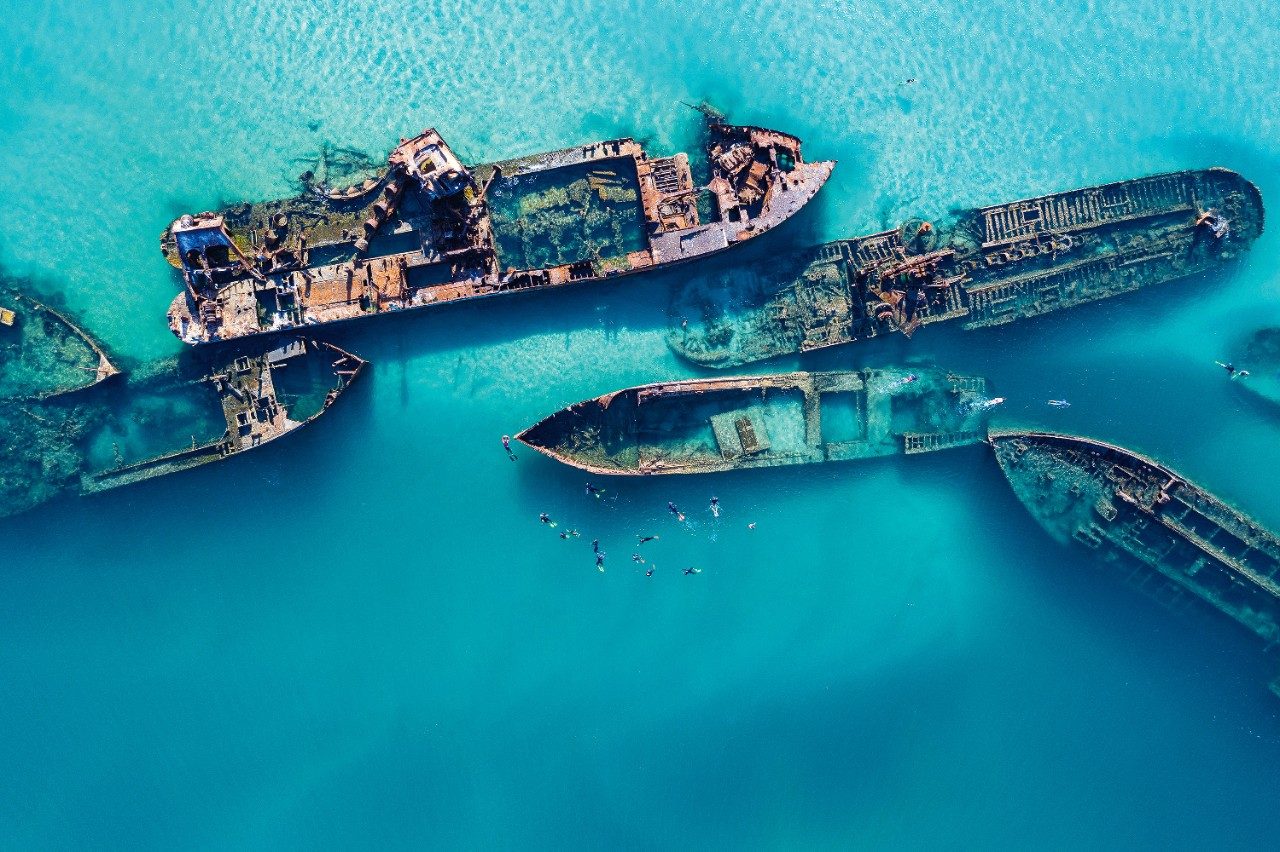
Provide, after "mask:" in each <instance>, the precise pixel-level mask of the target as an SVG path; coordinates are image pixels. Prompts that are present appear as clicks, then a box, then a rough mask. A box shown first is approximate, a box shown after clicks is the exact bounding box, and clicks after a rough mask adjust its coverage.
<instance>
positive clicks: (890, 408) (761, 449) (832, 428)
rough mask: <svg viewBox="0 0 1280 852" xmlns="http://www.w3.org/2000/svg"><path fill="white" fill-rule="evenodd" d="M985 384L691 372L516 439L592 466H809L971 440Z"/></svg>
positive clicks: (588, 406) (868, 373)
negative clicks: (700, 375) (714, 376)
mask: <svg viewBox="0 0 1280 852" xmlns="http://www.w3.org/2000/svg"><path fill="white" fill-rule="evenodd" d="M913 376H914V378H912V377H913ZM986 392H987V387H986V380H985V379H982V378H978V377H971V376H954V375H950V374H947V373H945V372H943V371H941V370H935V369H915V370H906V369H881V370H851V371H837V372H814V373H786V374H780V375H771V376H748V377H742V378H724V379H692V380H688V381H679V382H662V383H656V384H650V385H643V386H640V387H634V388H627V389H625V390H620V391H616V392H614V393H610V394H605V395H604V396H601V397H597V398H596V399H590V400H586V401H584V402H580V403H578V404H576V405H573V406H570V407H569V408H566V409H563V410H561V411H558V412H556V413H555V414H553V415H551V416H550V417H547V418H546V419H544V420H542V421H541V422H540V423H538V424H536V425H534V426H532V427H530V428H529V429H526V430H525V431H524V432H521V433H520V434H519V435H518V436H517V437H518V438H519V440H520V441H522V442H523V443H525V444H526V445H528V446H530V447H532V448H533V449H536V450H538V451H539V452H541V453H544V454H546V455H548V456H550V457H551V458H554V459H556V460H557V461H561V462H564V463H565V464H569V465H573V466H574V467H578V468H582V469H584V470H587V471H590V472H592V473H600V474H620V475H648V474H664V473H666V474H674V473H712V472H717V471H725V470H738V469H745V468H754V467H776V466H780V465H793V464H815V463H819V462H827V461H845V460H852V459H861V458H871V457H875V456H888V455H897V454H902V453H907V454H912V453H922V452H929V451H932V450H938V449H944V448H946V447H954V446H961V445H964V444H975V443H980V442H981V441H982V440H984V438H985V433H984V432H983V426H984V424H985V418H986V412H987V411H988V410H989V407H988V406H986V405H984V403H986V401H987V400H986Z"/></svg>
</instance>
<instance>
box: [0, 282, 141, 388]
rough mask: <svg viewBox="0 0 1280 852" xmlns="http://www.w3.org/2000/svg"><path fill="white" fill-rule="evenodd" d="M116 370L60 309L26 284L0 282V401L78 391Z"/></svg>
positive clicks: (102, 352)
mask: <svg viewBox="0 0 1280 852" xmlns="http://www.w3.org/2000/svg"><path fill="white" fill-rule="evenodd" d="M118 372H119V370H118V369H117V368H116V367H115V365H113V364H112V363H111V360H110V359H109V358H108V357H107V353H106V350H105V349H104V348H103V346H102V344H100V343H99V342H98V341H96V340H94V339H93V338H92V337H90V336H89V335H88V333H86V332H85V331H84V330H83V329H81V328H80V326H79V325H77V324H76V323H75V322H74V321H73V320H72V319H71V318H70V316H69V314H68V313H67V312H66V311H65V310H58V309H56V308H54V307H52V306H50V305H49V304H46V302H45V301H41V299H37V298H36V297H35V296H34V295H33V294H32V293H31V292H30V291H29V289H28V288H25V287H21V286H18V285H17V284H11V283H7V282H6V283H0V400H5V399H9V400H40V399H47V398H49V397H54V396H58V395H59V394H65V393H71V392H73V391H78V390H83V389H85V388H89V387H92V386H93V385H95V384H97V383H99V382H102V381H105V380H106V379H109V378H110V377H112V376H114V375H116V374H117V373H118Z"/></svg>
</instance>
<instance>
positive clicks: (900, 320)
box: [668, 168, 1263, 367]
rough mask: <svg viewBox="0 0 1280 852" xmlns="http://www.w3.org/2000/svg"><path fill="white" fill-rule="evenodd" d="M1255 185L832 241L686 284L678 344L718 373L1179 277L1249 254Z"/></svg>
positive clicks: (1029, 312)
mask: <svg viewBox="0 0 1280 852" xmlns="http://www.w3.org/2000/svg"><path fill="white" fill-rule="evenodd" d="M1262 227H1263V206H1262V197H1261V195H1260V194H1259V192H1258V189H1257V187H1255V186H1254V185H1253V184H1252V183H1250V182H1249V181H1247V180H1245V179H1244V178H1243V177H1241V176H1240V175H1238V174H1236V173H1235V172H1232V171H1228V170H1226V169H1220V168H1213V169H1205V170H1200V171H1183V172H1174V173H1171V174H1162V175H1154V176H1151V177H1145V178H1139V179H1136V180H1127V181H1120V182H1118V183H1110V184H1105V185H1102V186H1094V187H1088V188H1085V189H1077V190H1072V191H1069V192H1061V193H1057V194H1054V195H1045V196H1041V197H1039V198H1029V199H1025V200H1022V201H1014V202H1011V203H1007V204H999V205H995V206H992V207H982V208H978V209H975V210H969V211H965V212H963V213H960V214H958V215H957V216H956V217H955V218H954V220H953V221H952V222H951V223H950V224H947V225H939V224H934V223H931V222H927V221H924V220H921V219H912V220H909V221H907V222H905V223H904V224H902V225H901V226H900V227H898V228H896V229H894V230H891V231H885V232H883V233H879V234H873V235H871V236H867V237H859V238H857V239H851V240H840V241H837V242H833V243H827V244H825V245H822V246H818V247H816V248H813V249H809V250H807V251H803V252H799V253H795V254H789V255H786V256H783V257H779V258H775V259H774V260H772V261H768V262H765V263H762V264H758V265H756V266H754V267H753V268H751V269H744V270H732V271H726V272H723V273H720V274H716V275H703V276H697V277H694V278H691V279H690V280H689V281H688V282H687V283H686V284H685V285H684V286H683V287H682V288H679V289H678V290H677V291H676V292H675V294H674V297H673V300H672V309H671V328H670V332H669V335H668V339H669V342H670V344H671V346H672V347H673V348H674V349H675V350H676V351H677V352H678V353H680V354H681V355H682V356H684V357H685V358H688V359H689V360H691V361H694V362H696V363H698V364H701V365H705V366H710V367H730V366H736V365H740V364H745V363H749V362H752V361H759V360H763V359H766V358H772V357H775V356H778V355H787V354H792V353H798V352H806V351H809V350H812V349H820V348H823V347H827V346H836V345H838V344H842V343H852V342H854V341H858V340H867V339H870V338H874V337H879V336H881V335H886V334H892V333H895V332H901V333H903V334H906V335H908V336H910V335H911V334H912V333H914V332H915V331H917V330H919V329H920V328H921V327H923V326H926V325H930V324H933V323H940V322H955V323H957V324H958V325H959V326H960V327H961V328H964V329H966V330H968V329H975V328H985V327H988V326H995V325H1003V324H1005V323H1010V322H1013V321H1015V320H1018V319H1022V318H1026V317H1034V316H1039V315H1040V314H1046V313H1050V312H1052V311H1057V310H1062V309H1063V308H1069V307H1072V306H1074V305H1080V304H1084V303H1086V302H1092V301H1096V300H1098V299H1105V298H1110V297H1112V296H1117V295H1120V294H1122V293H1127V292H1129V291H1132V290H1137V289H1139V288H1142V287H1149V286H1152V285H1155V284H1160V283H1162V282H1166V281H1171V280H1174V279H1178V278H1184V277H1186V276H1189V275H1193V274H1195V273H1198V272H1203V271H1205V270H1208V269H1211V268H1213V267H1215V266H1219V265H1221V264H1223V263H1224V262H1225V261H1229V260H1231V259H1233V258H1235V257H1238V256H1239V255H1240V254H1241V253H1242V252H1243V251H1245V250H1246V249H1247V248H1248V247H1249V246H1250V244H1251V243H1252V242H1253V241H1254V240H1255V239H1257V237H1258V235H1259V234H1260V233H1261V232H1262Z"/></svg>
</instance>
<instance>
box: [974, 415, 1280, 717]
mask: <svg viewBox="0 0 1280 852" xmlns="http://www.w3.org/2000/svg"><path fill="white" fill-rule="evenodd" d="M990 441H991V446H992V447H993V448H994V450H995V455H996V459H997V460H998V461H999V463H1000V467H1001V468H1002V469H1003V471H1004V474H1005V476H1006V477H1007V478H1008V480H1009V484H1010V485H1012V486H1013V490H1014V493H1015V494H1017V496H1018V499H1019V500H1021V501H1022V503H1023V504H1024V505H1025V506H1026V507H1027V509H1028V510H1029V511H1030V512H1031V514H1032V515H1033V516H1034V517H1035V519H1036V521H1037V522H1039V524H1040V525H1041V526H1042V527H1044V529H1045V530H1046V531H1047V532H1048V533H1049V534H1050V535H1051V536H1052V537H1053V538H1054V539H1056V540H1057V541H1058V542H1060V543H1062V544H1072V543H1074V544H1077V545H1079V546H1082V547H1084V548H1085V549H1087V550H1090V551H1092V552H1093V553H1094V554H1095V556H1096V557H1097V558H1099V559H1101V560H1102V561H1103V562H1105V563H1106V564H1107V565H1109V566H1110V567H1111V568H1112V569H1113V570H1114V571H1115V572H1116V573H1117V575H1118V576H1119V577H1120V578H1122V579H1123V580H1125V581H1127V582H1128V583H1129V584H1131V585H1132V586H1134V587H1135V588H1138V589H1140V590H1142V591H1144V592H1146V593H1147V594H1149V595H1151V596H1152V597H1154V598H1155V599H1156V600H1158V601H1160V602H1162V603H1164V604H1167V605H1169V606H1172V607H1177V606H1179V605H1182V604H1186V603H1193V602H1199V604H1203V605H1207V606H1210V607H1212V608H1213V609H1215V610H1217V611H1218V612H1220V613H1222V614H1224V615H1227V616H1229V617H1230V618H1232V619H1234V620H1235V621H1236V622H1237V623H1238V624H1240V625H1241V626H1243V627H1245V628H1246V629H1247V630H1249V631H1250V632H1252V633H1254V634H1255V635H1257V636H1258V637H1259V638H1261V639H1262V641H1263V642H1264V643H1266V646H1267V648H1268V649H1271V648H1273V647H1274V646H1276V645H1277V644H1280V538H1277V537H1276V536H1275V535H1273V534H1272V533H1271V532H1269V531H1267V530H1266V529H1264V528H1263V527H1262V526H1261V525H1260V524H1259V523H1258V522H1257V521H1254V520H1252V519H1251V518H1249V517H1248V516H1246V515H1244V514H1243V513H1241V512H1240V511H1238V510H1236V509H1234V508H1232V507H1231V506H1228V505H1227V504H1226V503H1224V502H1222V501H1221V500H1219V499H1217V498H1216V497H1214V496H1213V495H1212V494H1209V493H1208V492H1207V491H1205V490H1204V489H1202V488H1200V487H1199V486H1198V485H1196V484H1194V483H1192V482H1190V481H1188V480H1186V479H1184V478H1183V477H1181V476H1179V475H1178V474H1176V473H1174V472H1173V471H1171V470H1169V469H1168V468H1166V467H1164V466H1163V465H1161V464H1160V463H1159V462H1156V461H1153V460H1151V459H1148V458H1144V457H1142V456H1140V455H1138V454H1136V453H1132V452H1129V451H1128V450H1125V449H1122V448H1120V447H1116V446H1112V445H1111V444H1105V443H1102V442H1101V441H1094V440H1090V439H1087V438H1080V437H1075V436H1071V435H1057V434H1050V433H1043V432H996V431H993V432H992V434H991V437H990ZM1271 689H1272V691H1273V692H1275V693H1276V694H1277V695H1280V678H1277V679H1276V680H1275V681H1273V682H1272V683H1271Z"/></svg>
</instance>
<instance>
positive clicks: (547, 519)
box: [538, 512, 556, 529]
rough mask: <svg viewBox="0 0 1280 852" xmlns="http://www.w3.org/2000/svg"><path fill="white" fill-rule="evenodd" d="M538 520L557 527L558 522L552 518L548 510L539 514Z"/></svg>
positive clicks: (553, 527)
mask: <svg viewBox="0 0 1280 852" xmlns="http://www.w3.org/2000/svg"><path fill="white" fill-rule="evenodd" d="M538 520H540V521H542V522H543V523H544V524H546V525H547V526H549V527H551V528H552V529H555V527H556V522H555V521H553V520H551V516H550V515H548V514H547V513H546V512H543V513H542V514H541V515H539V516H538Z"/></svg>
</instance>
